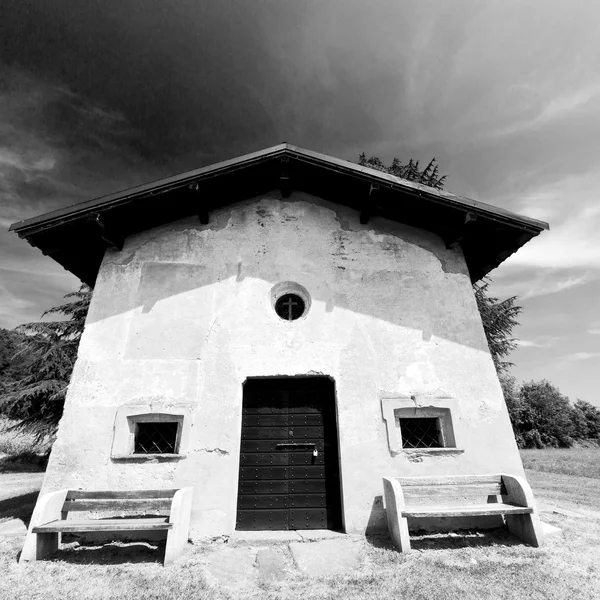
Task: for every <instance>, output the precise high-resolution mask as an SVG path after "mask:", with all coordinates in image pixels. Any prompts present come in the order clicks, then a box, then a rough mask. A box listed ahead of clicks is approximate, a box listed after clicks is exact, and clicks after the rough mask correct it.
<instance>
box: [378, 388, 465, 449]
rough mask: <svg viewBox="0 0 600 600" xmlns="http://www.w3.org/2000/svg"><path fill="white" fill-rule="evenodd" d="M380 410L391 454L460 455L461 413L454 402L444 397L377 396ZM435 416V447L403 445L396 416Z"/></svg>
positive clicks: (401, 417)
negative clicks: (438, 441) (437, 431)
mask: <svg viewBox="0 0 600 600" xmlns="http://www.w3.org/2000/svg"><path fill="white" fill-rule="evenodd" d="M381 411H382V415H383V420H384V421H385V424H386V430H387V438H388V446H389V450H390V454H391V455H392V456H398V455H410V454H418V455H419V456H426V455H440V454H442V455H443V454H449V455H452V454H460V453H463V452H464V447H462V443H461V442H462V439H463V435H462V431H461V416H460V410H459V406H458V403H457V402H456V401H455V400H454V399H453V398H449V397H446V396H434V397H431V396H428V397H422V398H421V397H419V396H414V395H413V396H405V395H402V396H397V397H386V398H382V399H381ZM410 418H435V419H438V424H439V425H438V430H439V432H440V443H441V446H440V447H439V448H427V447H419V448H404V447H403V440H402V430H401V427H400V419H410Z"/></svg>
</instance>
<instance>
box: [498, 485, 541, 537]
mask: <svg viewBox="0 0 600 600" xmlns="http://www.w3.org/2000/svg"><path fill="white" fill-rule="evenodd" d="M502 481H503V482H504V485H505V486H506V491H507V494H508V498H507V499H508V501H509V502H511V503H513V504H517V505H519V506H530V507H532V508H533V513H531V514H528V515H506V525H507V527H508V530H509V531H510V532H511V533H512V534H513V535H515V536H516V537H518V538H519V539H521V540H523V541H524V542H525V543H526V544H530V545H531V546H533V547H534V548H539V547H540V546H541V545H542V544H543V542H544V534H543V530H542V523H541V522H540V517H539V514H538V510H537V505H536V502H535V500H534V498H533V492H532V491H531V488H530V487H529V484H528V483H527V481H526V480H525V479H524V478H522V477H516V476H514V475H504V474H503V475H502Z"/></svg>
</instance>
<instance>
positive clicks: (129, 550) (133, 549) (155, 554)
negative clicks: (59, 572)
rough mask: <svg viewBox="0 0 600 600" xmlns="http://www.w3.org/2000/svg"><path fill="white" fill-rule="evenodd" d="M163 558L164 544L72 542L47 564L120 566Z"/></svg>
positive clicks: (159, 561)
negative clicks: (57, 562)
mask: <svg viewBox="0 0 600 600" xmlns="http://www.w3.org/2000/svg"><path fill="white" fill-rule="evenodd" d="M164 557H165V542H154V543H148V542H142V541H138V542H129V543H125V542H111V543H106V544H99V543H96V544H94V543H83V544H80V543H79V542H73V543H70V544H64V545H63V547H62V548H61V549H60V550H57V551H56V552H54V553H53V554H52V556H51V557H49V558H47V559H45V560H46V561H49V562H56V561H60V562H64V563H67V564H72V565H92V564H93V565H122V564H127V563H135V564H137V563H149V564H152V563H160V564H162V562H163V559H164Z"/></svg>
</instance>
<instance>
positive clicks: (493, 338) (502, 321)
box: [473, 281, 523, 374]
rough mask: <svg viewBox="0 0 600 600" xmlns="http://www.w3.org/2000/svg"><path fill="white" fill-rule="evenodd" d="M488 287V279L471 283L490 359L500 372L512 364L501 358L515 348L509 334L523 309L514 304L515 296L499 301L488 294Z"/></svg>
mask: <svg viewBox="0 0 600 600" xmlns="http://www.w3.org/2000/svg"><path fill="white" fill-rule="evenodd" d="M488 287H489V281H483V282H478V283H475V284H473V291H474V292H475V300H476V301H477V308H478V309H479V314H480V315H481V321H482V323H483V329H484V331H485V337H486V338H487V343H488V346H489V348H490V353H491V355H492V360H493V361H494V365H495V367H496V371H497V372H498V374H500V373H503V372H505V371H507V370H508V369H509V368H510V367H512V366H513V363H511V362H508V361H505V360H503V359H504V358H506V357H507V356H508V355H509V354H510V353H511V352H512V351H513V350H516V348H517V342H516V340H515V339H514V338H512V337H511V334H512V330H513V329H514V327H515V326H516V325H518V324H519V322H518V321H517V317H518V316H519V314H520V312H521V311H522V310H523V309H522V307H521V306H516V305H515V302H516V301H517V297H516V296H512V297H511V298H507V299H506V300H502V301H500V300H499V299H498V298H494V297H493V296H489V295H488Z"/></svg>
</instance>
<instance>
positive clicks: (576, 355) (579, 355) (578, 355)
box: [563, 352, 600, 362]
mask: <svg viewBox="0 0 600 600" xmlns="http://www.w3.org/2000/svg"><path fill="white" fill-rule="evenodd" d="M598 357H600V352H573V353H572V354H567V355H566V356H563V361H565V362H578V361H582V360H589V359H591V358H598Z"/></svg>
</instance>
